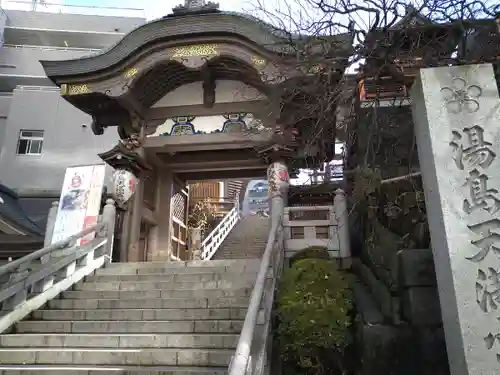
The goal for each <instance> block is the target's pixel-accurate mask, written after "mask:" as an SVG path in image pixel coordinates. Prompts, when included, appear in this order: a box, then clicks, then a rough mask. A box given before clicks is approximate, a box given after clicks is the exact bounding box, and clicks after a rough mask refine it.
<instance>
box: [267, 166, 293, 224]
mask: <svg viewBox="0 0 500 375" xmlns="http://www.w3.org/2000/svg"><path fill="white" fill-rule="evenodd" d="M267 182H268V184H269V199H270V202H271V205H270V210H271V225H273V224H274V223H276V222H278V221H280V220H281V219H282V217H283V212H284V209H285V206H286V204H287V201H288V188H289V187H290V175H289V174H288V167H287V165H286V164H285V162H284V161H283V160H282V159H277V161H275V162H273V163H271V164H270V165H269V167H268V168H267Z"/></svg>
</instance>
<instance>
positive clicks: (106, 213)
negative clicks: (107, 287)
mask: <svg viewBox="0 0 500 375" xmlns="http://www.w3.org/2000/svg"><path fill="white" fill-rule="evenodd" d="M115 220H116V207H115V201H114V200H113V199H107V200H106V205H105V206H104V208H103V210H102V221H104V222H105V223H107V225H106V238H107V240H108V242H107V243H106V261H105V262H106V264H109V263H111V261H112V256H113V245H114V239H115Z"/></svg>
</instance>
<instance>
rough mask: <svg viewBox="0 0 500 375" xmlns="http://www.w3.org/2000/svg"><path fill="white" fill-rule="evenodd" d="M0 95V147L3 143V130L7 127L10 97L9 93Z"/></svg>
mask: <svg viewBox="0 0 500 375" xmlns="http://www.w3.org/2000/svg"><path fill="white" fill-rule="evenodd" d="M2 94H3V95H0V146H1V145H2V143H3V139H4V135H5V129H6V127H7V116H8V115H9V110H10V102H11V99H12V96H11V95H10V93H2Z"/></svg>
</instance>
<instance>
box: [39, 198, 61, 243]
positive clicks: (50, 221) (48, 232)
mask: <svg viewBox="0 0 500 375" xmlns="http://www.w3.org/2000/svg"><path fill="white" fill-rule="evenodd" d="M58 208H59V202H58V201H55V202H52V207H50V210H49V214H48V215H47V225H46V227H45V238H44V240H43V247H47V246H49V245H50V244H51V242H52V235H53V234H54V226H55V224H56V217H57V210H58Z"/></svg>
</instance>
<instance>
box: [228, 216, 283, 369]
mask: <svg viewBox="0 0 500 375" xmlns="http://www.w3.org/2000/svg"><path fill="white" fill-rule="evenodd" d="M273 219H274V218H273ZM282 221H283V214H281V215H280V216H279V217H278V218H276V220H272V224H271V230H270V231H269V237H268V240H267V244H266V249H265V251H264V255H263V257H262V261H261V264H260V268H259V273H258V274H257V280H256V281H255V286H254V288H253V290H252V294H251V296H250V304H249V306H248V310H247V314H246V316H245V321H244V322H243V328H242V329H241V334H240V338H239V340H238V345H237V346H236V352H235V355H234V357H233V359H232V361H231V364H230V365H229V372H228V374H229V375H245V374H247V368H248V365H249V363H250V353H251V349H252V342H253V339H254V334H255V329H256V326H257V319H258V315H259V310H260V307H261V301H262V298H263V296H264V291H265V287H266V279H267V273H268V269H269V266H270V265H271V260H272V258H273V255H274V254H273V253H274V244H275V242H276V239H277V238H278V233H277V231H278V228H279V227H280V226H281V224H282ZM276 271H277V270H276ZM277 273H278V272H276V274H273V278H275V277H277Z"/></svg>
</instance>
